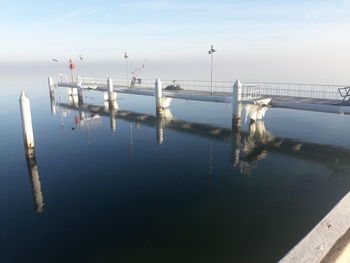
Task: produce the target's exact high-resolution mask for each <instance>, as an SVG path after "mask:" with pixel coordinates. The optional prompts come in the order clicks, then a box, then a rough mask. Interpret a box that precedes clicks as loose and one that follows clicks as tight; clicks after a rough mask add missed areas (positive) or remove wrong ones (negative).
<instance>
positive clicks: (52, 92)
mask: <svg viewBox="0 0 350 263" xmlns="http://www.w3.org/2000/svg"><path fill="white" fill-rule="evenodd" d="M47 81H48V83H49V91H50V95H51V94H52V95H53V94H54V93H55V84H54V83H53V79H52V77H48V79H47Z"/></svg>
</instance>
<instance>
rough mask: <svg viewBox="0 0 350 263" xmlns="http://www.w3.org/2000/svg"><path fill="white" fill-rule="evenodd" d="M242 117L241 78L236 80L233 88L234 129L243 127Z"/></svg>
mask: <svg viewBox="0 0 350 263" xmlns="http://www.w3.org/2000/svg"><path fill="white" fill-rule="evenodd" d="M241 117H242V84H241V82H240V81H239V80H237V81H236V82H235V84H234V85H233V89H232V129H233V130H234V129H238V130H239V128H240V127H241Z"/></svg>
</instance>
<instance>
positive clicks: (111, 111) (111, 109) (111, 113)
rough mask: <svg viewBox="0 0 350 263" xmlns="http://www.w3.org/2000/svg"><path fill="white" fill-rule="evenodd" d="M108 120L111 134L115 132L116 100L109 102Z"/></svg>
mask: <svg viewBox="0 0 350 263" xmlns="http://www.w3.org/2000/svg"><path fill="white" fill-rule="evenodd" d="M108 106H109V117H110V118H109V119H110V126H111V130H112V132H115V131H116V130H117V119H116V113H117V111H118V103H117V101H116V100H112V101H109V105H108Z"/></svg>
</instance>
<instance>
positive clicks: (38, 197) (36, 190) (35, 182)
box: [26, 151, 44, 213]
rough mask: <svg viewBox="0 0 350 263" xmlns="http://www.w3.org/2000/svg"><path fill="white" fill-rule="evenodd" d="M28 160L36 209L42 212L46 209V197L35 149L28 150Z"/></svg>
mask: <svg viewBox="0 0 350 263" xmlns="http://www.w3.org/2000/svg"><path fill="white" fill-rule="evenodd" d="M26 161H27V168H28V175H29V178H30V182H31V185H32V190H33V197H34V202H35V210H36V211H37V212H38V213H41V212H43V210H44V197H43V194H42V192H41V183H40V177H39V171H38V166H37V162H36V157H35V152H34V151H31V152H28V151H27V152H26Z"/></svg>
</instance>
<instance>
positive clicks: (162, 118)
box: [156, 108, 174, 144]
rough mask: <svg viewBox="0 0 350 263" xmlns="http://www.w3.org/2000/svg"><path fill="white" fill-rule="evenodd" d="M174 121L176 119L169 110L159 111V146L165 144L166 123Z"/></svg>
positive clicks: (157, 130)
mask: <svg viewBox="0 0 350 263" xmlns="http://www.w3.org/2000/svg"><path fill="white" fill-rule="evenodd" d="M173 119H174V116H173V114H172V113H171V111H170V109H169V108H160V109H157V114H156V133H157V142H158V143H159V144H162V143H163V142H164V129H165V126H166V123H167V122H169V121H171V120H173Z"/></svg>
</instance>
